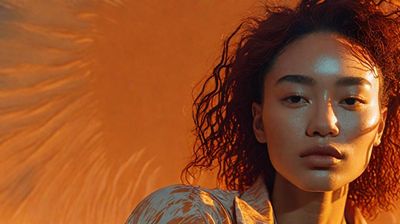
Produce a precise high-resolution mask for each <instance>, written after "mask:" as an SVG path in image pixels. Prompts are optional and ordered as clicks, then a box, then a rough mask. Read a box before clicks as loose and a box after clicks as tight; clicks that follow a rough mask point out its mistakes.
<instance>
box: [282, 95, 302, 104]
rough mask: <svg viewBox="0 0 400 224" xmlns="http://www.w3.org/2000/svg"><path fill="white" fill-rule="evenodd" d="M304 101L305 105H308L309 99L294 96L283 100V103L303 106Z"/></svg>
mask: <svg viewBox="0 0 400 224" xmlns="http://www.w3.org/2000/svg"><path fill="white" fill-rule="evenodd" d="M302 100H303V103H308V101H307V99H305V98H304V97H302V96H299V95H292V96H288V97H286V98H284V99H282V101H283V102H284V103H287V104H291V105H296V104H297V105H298V104H301V101H302Z"/></svg>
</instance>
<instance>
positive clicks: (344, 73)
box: [266, 32, 378, 88]
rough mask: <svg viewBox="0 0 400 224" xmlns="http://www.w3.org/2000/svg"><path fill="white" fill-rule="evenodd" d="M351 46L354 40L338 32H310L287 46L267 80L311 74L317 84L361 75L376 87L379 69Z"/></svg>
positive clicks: (331, 82) (330, 82)
mask: <svg viewBox="0 0 400 224" xmlns="http://www.w3.org/2000/svg"><path fill="white" fill-rule="evenodd" d="M352 47H353V46H352V43H350V42H349V41H348V40H346V39H345V38H343V37H341V36H339V35H337V34H335V33H330V32H319V33H312V34H308V35H306V36H304V37H302V38H300V39H298V40H295V41H294V42H292V43H290V44H289V45H288V46H286V47H285V49H284V50H283V51H282V52H281V53H280V55H279V56H278V57H277V58H276V60H275V62H274V64H273V66H272V68H271V70H270V72H269V73H268V75H267V77H266V80H270V81H276V80H278V79H279V78H281V77H282V76H285V75H288V74H294V75H304V76H309V77H311V78H312V79H314V80H315V81H316V83H317V84H319V83H326V84H333V83H334V82H335V81H337V80H338V79H340V78H343V77H362V78H364V79H366V80H368V81H369V82H370V83H371V84H372V87H374V86H376V88H377V86H378V79H377V78H375V76H376V75H377V74H375V73H376V70H374V69H371V67H370V66H368V65H367V64H365V60H364V59H363V56H362V55H360V54H359V55H357V53H356V52H355V51H352V50H351V48H352ZM360 59H361V60H360ZM267 82H268V81H267Z"/></svg>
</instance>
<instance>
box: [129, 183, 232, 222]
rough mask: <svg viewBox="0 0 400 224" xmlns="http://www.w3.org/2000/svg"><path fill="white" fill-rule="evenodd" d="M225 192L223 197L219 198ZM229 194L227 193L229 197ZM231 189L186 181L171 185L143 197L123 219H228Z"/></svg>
mask: <svg viewBox="0 0 400 224" xmlns="http://www.w3.org/2000/svg"><path fill="white" fill-rule="evenodd" d="M221 196H225V197H224V198H225V200H224V201H221V200H219V199H220V198H221ZM230 196H231V197H230ZM229 198H232V200H233V198H234V193H229V192H227V191H221V190H209V189H205V188H201V187H197V186H190V185H171V186H168V187H164V188H161V189H159V190H157V191H155V192H153V193H151V194H150V195H148V196H147V197H146V198H145V199H143V200H142V201H141V202H140V203H139V204H138V205H137V207H136V208H135V209H134V210H133V212H132V214H131V215H130V216H129V218H128V221H127V223H128V224H131V223H149V224H151V223H230V221H229V220H231V218H230V217H231V215H230V212H229V210H230V209H229V208H227V206H228V205H229V202H228V201H229Z"/></svg>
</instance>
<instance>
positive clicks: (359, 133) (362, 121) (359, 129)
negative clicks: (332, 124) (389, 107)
mask: <svg viewBox="0 0 400 224" xmlns="http://www.w3.org/2000/svg"><path fill="white" fill-rule="evenodd" d="M338 120H339V124H340V131H341V132H342V133H341V135H342V137H343V138H344V141H345V142H352V141H357V139H359V138H371V137H370V136H371V134H372V135H375V134H376V131H377V127H378V124H379V120H380V114H379V109H378V108H376V107H368V108H366V109H364V110H363V111H360V112H344V113H343V114H342V116H340V117H339V119H338ZM364 140H366V139H364ZM368 142H369V141H368Z"/></svg>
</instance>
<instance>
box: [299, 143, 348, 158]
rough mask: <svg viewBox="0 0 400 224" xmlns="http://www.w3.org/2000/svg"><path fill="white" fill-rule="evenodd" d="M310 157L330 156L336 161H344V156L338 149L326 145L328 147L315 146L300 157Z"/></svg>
mask: <svg viewBox="0 0 400 224" xmlns="http://www.w3.org/2000/svg"><path fill="white" fill-rule="evenodd" d="M309 156H322V157H323V156H328V157H334V158H336V159H339V160H342V159H344V155H343V153H342V152H340V151H339V150H338V149H336V148H335V147H333V146H330V145H326V146H314V147H310V148H308V149H306V150H304V151H303V152H302V153H301V154H300V157H301V158H304V157H309Z"/></svg>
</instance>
